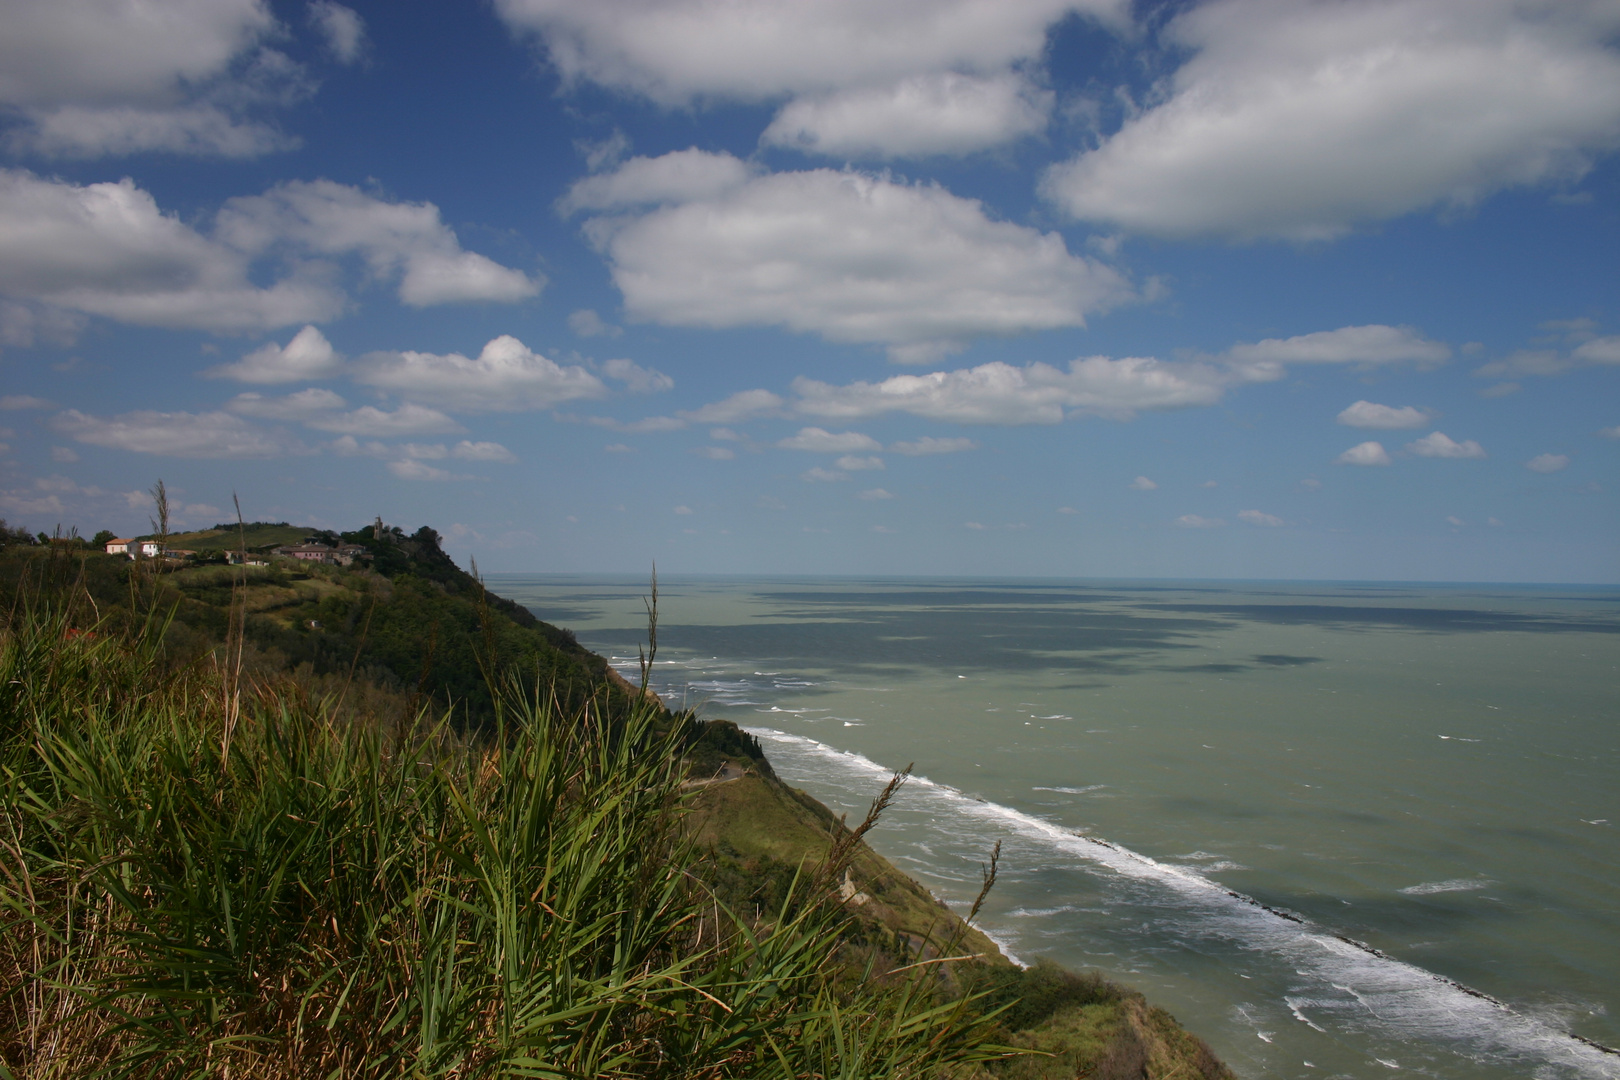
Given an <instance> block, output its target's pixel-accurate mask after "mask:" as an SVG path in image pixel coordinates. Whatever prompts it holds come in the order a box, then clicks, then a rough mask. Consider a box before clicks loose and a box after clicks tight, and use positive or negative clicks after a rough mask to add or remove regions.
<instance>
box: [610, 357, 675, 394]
mask: <svg viewBox="0 0 1620 1080" xmlns="http://www.w3.org/2000/svg"><path fill="white" fill-rule="evenodd" d="M602 371H603V373H604V374H606V375H607V376H608V378H610V379H617V380H619V381H620V382H622V383H624V385H625V389H627V390H629V391H630V392H631V393H634V394H656V393H659V392H661V391H664V390H669V389H671V388H673V387H674V385H675V380H674V379H672V378H670V377H669V376H668V375H665V374H664V373H663V372H662V371H659V370H657V369H656V368H645V367H642V366H641V365H640V364H638V363H636V362H635V361H634V360H624V359H618V360H607V361H604V362H603V364H602Z"/></svg>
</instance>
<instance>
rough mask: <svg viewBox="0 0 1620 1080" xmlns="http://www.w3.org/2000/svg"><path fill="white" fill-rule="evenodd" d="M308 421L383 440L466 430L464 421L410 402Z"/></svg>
mask: <svg viewBox="0 0 1620 1080" xmlns="http://www.w3.org/2000/svg"><path fill="white" fill-rule="evenodd" d="M304 424H305V425H306V426H307V427H312V428H315V429H316V430H317V431H331V432H335V433H337V434H342V435H367V436H371V437H372V438H380V439H387V438H391V437H395V436H402V435H433V434H437V433H439V432H444V431H461V430H463V429H462V426H461V425H460V424H458V423H456V422H455V421H454V420H452V419H450V418H449V417H448V416H446V415H445V414H444V413H442V412H440V411H439V410H437V409H430V408H427V407H426V406H423V405H415V404H412V403H411V402H409V401H407V402H406V403H405V404H403V405H401V406H400V407H399V408H397V409H395V410H394V411H393V412H388V411H386V410H384V409H379V408H377V407H376V406H375V405H362V406H361V407H360V408H358V409H355V410H354V411H353V412H346V413H338V414H336V415H331V414H327V415H321V416H311V417H309V418H307V419H305V420H304Z"/></svg>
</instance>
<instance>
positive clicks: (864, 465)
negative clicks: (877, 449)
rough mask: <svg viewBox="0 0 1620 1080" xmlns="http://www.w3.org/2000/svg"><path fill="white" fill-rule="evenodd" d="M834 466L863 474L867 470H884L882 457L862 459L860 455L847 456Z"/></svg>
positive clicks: (834, 463)
mask: <svg viewBox="0 0 1620 1080" xmlns="http://www.w3.org/2000/svg"><path fill="white" fill-rule="evenodd" d="M833 465H834V466H836V467H837V468H840V469H847V470H848V471H850V472H863V471H865V470H867V469H881V468H883V459H882V458H880V457H862V456H861V455H860V454H845V455H844V456H843V457H841V458H839V459H838V460H837V461H835V462H833Z"/></svg>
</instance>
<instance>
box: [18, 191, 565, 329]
mask: <svg viewBox="0 0 1620 1080" xmlns="http://www.w3.org/2000/svg"><path fill="white" fill-rule="evenodd" d="M348 253H355V254H358V255H360V256H361V257H362V258H363V259H364V260H365V261H366V263H367V264H368V267H369V269H370V270H371V272H372V273H373V274H374V275H380V276H383V277H389V276H398V277H399V278H400V284H399V297H400V299H401V300H403V301H404V302H405V303H407V304H412V305H415V306H422V305H425V304H437V303H447V302H450V301H456V300H518V299H522V298H523V297H526V296H532V295H534V293H535V292H537V291H538V289H539V284H538V283H537V282H536V281H532V280H530V279H529V278H528V277H527V276H525V275H524V274H522V273H520V272H519V271H516V270H509V269H507V268H506V267H503V266H499V265H498V264H496V263H493V262H491V261H490V260H488V259H486V258H485V257H484V256H482V255H477V254H474V253H472V252H468V251H463V250H461V248H460V245H459V244H458V242H457V241H456V238H455V234H454V233H453V232H451V231H450V229H449V228H448V227H446V226H445V225H444V224H443V223H442V222H441V221H440V220H439V212H438V209H437V208H436V207H434V206H433V205H432V204H431V203H389V202H385V201H383V200H380V199H375V198H372V197H371V196H369V195H366V194H364V193H362V192H360V191H359V190H357V189H355V188H349V187H344V186H343V185H341V184H333V183H331V182H329V181H318V182H316V183H310V184H304V183H293V184H284V185H282V186H280V187H278V188H274V189H272V190H271V191H270V192H269V193H268V194H266V195H262V196H253V197H250V198H238V199H232V200H230V201H229V202H227V203H226V204H225V206H224V208H223V209H222V210H221V211H220V212H219V214H218V215H217V216H216V218H215V222H214V228H213V231H212V234H211V235H204V234H203V233H201V232H199V231H198V230H196V229H194V228H192V227H191V226H189V225H187V224H185V223H184V222H182V221H181V220H180V219H179V218H178V217H176V216H174V215H172V214H165V213H164V212H163V211H162V210H161V209H159V207H158V205H157V202H156V200H154V199H153V198H152V196H151V194H149V193H148V192H146V191H144V190H142V189H141V188H138V187H136V186H135V183H134V181H132V180H130V179H128V178H126V179H123V180H120V181H119V182H117V183H100V184H86V185H79V184H71V183H67V182H64V181H59V180H44V179H41V178H39V177H37V176H35V175H34V174H32V173H29V172H25V171H22V170H14V169H0V293H4V294H6V295H9V296H12V297H15V298H18V299H22V300H30V301H35V302H38V303H42V304H47V305H50V306H51V307H53V308H58V309H66V310H68V311H75V312H83V313H85V314H90V315H102V316H105V317H107V318H111V319H117V320H119V321H121V322H128V323H136V324H140V325H145V326H166V327H176V328H189V329H199V330H215V331H225V332H232V331H259V330H266V329H271V328H274V327H279V326H286V325H288V324H296V323H301V322H310V323H313V322H322V321H325V320H327V319H330V318H332V317H334V316H335V315H337V314H338V313H339V312H341V311H342V310H343V308H344V307H345V305H346V303H347V301H346V298H345V296H344V294H343V292H342V290H341V289H339V288H338V287H337V286H336V285H335V284H334V282H333V280H332V277H333V267H331V266H330V265H328V264H326V263H324V262H320V261H311V259H310V258H309V257H310V256H311V255H317V256H330V255H342V254H348ZM271 255H277V256H282V257H283V258H284V260H285V261H287V262H288V263H289V264H290V265H291V266H292V269H291V270H290V271H288V272H287V273H286V274H285V276H283V277H282V278H281V279H280V280H278V281H276V282H274V283H273V284H271V285H269V286H265V287H261V286H258V285H256V284H254V282H253V279H252V275H251V271H252V270H253V268H254V266H253V264H254V262H255V260H257V259H260V258H263V257H267V256H271Z"/></svg>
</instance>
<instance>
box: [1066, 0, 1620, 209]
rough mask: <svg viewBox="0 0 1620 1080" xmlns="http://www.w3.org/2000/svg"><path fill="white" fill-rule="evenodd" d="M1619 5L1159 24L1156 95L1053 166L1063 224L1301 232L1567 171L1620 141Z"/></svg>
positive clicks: (1264, 0)
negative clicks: (1165, 51)
mask: <svg viewBox="0 0 1620 1080" xmlns="http://www.w3.org/2000/svg"><path fill="white" fill-rule="evenodd" d="M1614 21H1615V20H1614V15H1613V10H1612V7H1610V6H1609V5H1604V4H1596V3H1593V4H1585V3H1573V4H1554V5H1529V4H1524V3H1520V2H1517V0H1387V2H1383V3H1360V4H1347V3H1320V2H1318V3H1298V2H1294V0H1217V2H1214V3H1208V4H1203V5H1201V6H1198V7H1195V8H1192V9H1191V10H1189V11H1187V12H1186V13H1185V14H1183V15H1181V16H1179V17H1178V18H1176V19H1175V20H1174V21H1173V22H1172V23H1171V24H1170V25H1169V26H1168V27H1167V29H1166V36H1167V38H1168V39H1169V42H1170V44H1172V45H1173V46H1176V47H1179V48H1181V49H1186V50H1189V51H1190V52H1191V54H1192V56H1191V58H1190V59H1189V60H1188V61H1187V62H1186V63H1185V64H1184V65H1183V66H1182V67H1181V68H1180V69H1179V70H1178V71H1177V72H1176V73H1175V75H1174V76H1173V78H1172V79H1171V80H1170V82H1169V84H1168V86H1167V87H1166V91H1167V92H1166V93H1165V94H1164V96H1163V99H1162V100H1161V101H1160V102H1159V103H1157V104H1155V105H1153V106H1152V107H1150V108H1148V109H1146V110H1144V111H1142V112H1140V113H1138V114H1135V115H1133V116H1131V117H1130V118H1128V119H1127V120H1126V122H1125V124H1124V126H1123V127H1122V128H1121V129H1120V130H1119V131H1118V132H1117V133H1116V134H1114V135H1112V136H1111V137H1109V138H1108V139H1106V140H1104V142H1103V143H1102V144H1101V145H1100V146H1098V147H1097V148H1095V149H1093V150H1089V151H1086V152H1084V153H1082V154H1080V155H1079V156H1078V157H1076V158H1074V159H1073V160H1072V161H1070V162H1068V163H1066V164H1064V165H1061V166H1057V167H1055V168H1053V169H1052V170H1051V171H1049V172H1048V173H1047V175H1046V177H1045V180H1044V184H1043V191H1044V193H1045V194H1046V196H1047V197H1048V198H1049V199H1051V200H1052V201H1053V202H1055V203H1056V204H1057V205H1059V206H1061V207H1062V208H1063V209H1064V210H1066V211H1068V212H1069V213H1070V214H1072V215H1073V216H1074V217H1076V218H1079V219H1084V220H1090V221H1096V222H1100V223H1106V224H1107V225H1110V226H1113V227H1116V228H1123V229H1126V230H1130V231H1134V232H1143V233H1150V234H1156V235H1159V236H1168V237H1189V236H1202V235H1213V236H1226V237H1232V238H1237V239H1248V238H1257V237H1278V238H1288V239H1295V240H1313V239H1321V238H1326V237H1332V236H1336V235H1339V234H1341V233H1343V232H1345V231H1346V230H1348V229H1350V228H1351V227H1353V226H1354V225H1356V224H1358V223H1361V222H1369V221H1378V220H1383V219H1386V218H1391V217H1395V216H1398V215H1401V214H1405V213H1409V212H1411V211H1415V210H1421V209H1424V208H1426V207H1430V206H1435V205H1454V206H1455V205H1468V204H1471V203H1474V202H1476V201H1477V200H1479V199H1481V198H1483V197H1485V196H1486V195H1489V194H1490V193H1492V192H1494V191H1497V190H1500V189H1502V188H1506V187H1511V186H1517V185H1530V184H1539V183H1545V182H1549V181H1554V180H1559V179H1566V178H1570V177H1576V176H1579V175H1580V174H1581V173H1582V172H1583V170H1584V169H1585V168H1586V166H1587V162H1588V160H1589V156H1590V155H1591V154H1593V153H1595V152H1599V151H1602V150H1605V149H1608V148H1610V147H1612V146H1614V145H1615V143H1616V142H1617V141H1620V55H1617V54H1616V53H1615V51H1614V50H1613V49H1612V48H1610V47H1609V42H1610V40H1611V35H1612V33H1613V31H1614Z"/></svg>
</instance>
